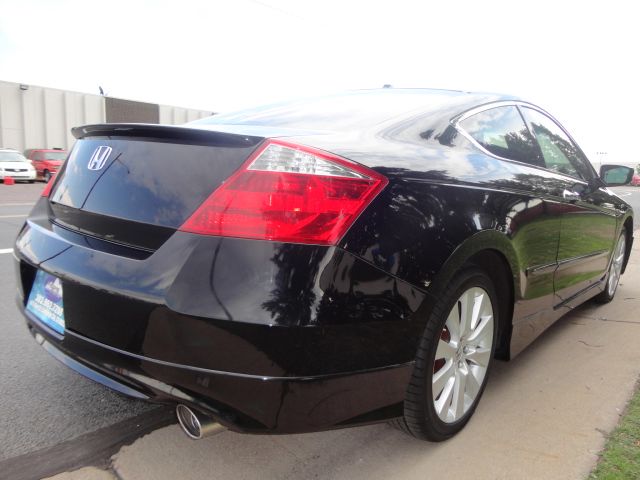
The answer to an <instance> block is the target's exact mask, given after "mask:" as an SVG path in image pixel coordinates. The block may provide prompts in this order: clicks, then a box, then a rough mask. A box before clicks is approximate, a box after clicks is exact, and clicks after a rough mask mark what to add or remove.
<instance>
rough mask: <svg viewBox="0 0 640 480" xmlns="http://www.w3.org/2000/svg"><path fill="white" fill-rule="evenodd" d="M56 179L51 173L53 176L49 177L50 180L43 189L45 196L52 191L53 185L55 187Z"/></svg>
mask: <svg viewBox="0 0 640 480" xmlns="http://www.w3.org/2000/svg"><path fill="white" fill-rule="evenodd" d="M55 179H56V176H55V175H51V178H50V179H49V181H48V182H47V184H46V185H45V186H44V189H43V190H42V196H43V197H48V196H49V194H50V193H51V187H53V181H54V180H55Z"/></svg>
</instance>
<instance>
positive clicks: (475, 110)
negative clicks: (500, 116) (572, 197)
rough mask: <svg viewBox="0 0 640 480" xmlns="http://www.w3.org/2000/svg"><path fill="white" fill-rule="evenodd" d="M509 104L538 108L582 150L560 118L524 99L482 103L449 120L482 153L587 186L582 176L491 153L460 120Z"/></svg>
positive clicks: (595, 174) (596, 175)
mask: <svg viewBox="0 0 640 480" xmlns="http://www.w3.org/2000/svg"><path fill="white" fill-rule="evenodd" d="M508 106H514V107H519V106H523V107H527V108H531V109H532V110H536V111H538V112H539V113H542V114H543V115H546V116H547V117H549V118H550V119H551V120H553V121H554V122H555V124H556V125H558V127H559V128H560V129H561V130H562V131H563V132H564V134H565V135H566V136H567V137H569V139H570V140H571V141H572V142H573V144H574V145H575V146H576V147H578V149H579V150H580V151H581V152H582V149H581V148H580V146H579V145H578V143H577V142H576V141H575V140H574V139H573V137H572V136H571V135H570V134H569V132H567V130H566V129H565V128H564V127H563V126H562V124H561V123H560V122H559V121H558V120H556V118H555V117H554V116H553V115H551V114H550V113H549V112H547V111H546V110H544V109H542V108H540V107H538V106H537V105H534V104H533V103H529V102H526V101H524V100H500V101H496V102H491V103H485V104H484V105H480V106H479V107H474V108H472V109H470V110H467V111H466V112H463V113H461V114H459V115H457V116H455V117H453V118H452V119H451V120H450V121H449V123H450V124H451V125H452V126H453V127H454V128H455V129H456V131H457V132H458V133H460V134H461V135H462V136H463V137H465V138H466V139H467V140H469V141H470V142H471V144H472V145H473V146H475V147H476V148H478V149H479V150H480V151H481V152H482V153H484V154H486V155H489V156H491V157H493V158H496V159H498V160H503V161H506V162H513V163H516V164H518V165H525V166H527V167H531V168H537V169H539V170H544V171H545V172H551V173H553V174H554V175H559V176H561V177H567V178H570V179H571V180H572V181H576V182H579V183H582V184H584V185H585V186H587V185H589V182H588V181H586V180H584V179H582V178H576V177H572V176H570V175H566V174H563V173H560V172H554V171H553V170H549V169H548V168H545V167H541V166H539V165H533V164H531V163H525V162H519V161H518V160H513V159H510V158H504V157H501V156H500V155H496V154H494V153H491V152H490V151H488V150H487V149H486V148H484V147H483V146H482V145H481V144H480V143H479V142H478V141H477V140H476V139H475V138H473V137H472V136H471V135H470V134H469V133H468V132H467V131H466V130H465V129H464V128H462V126H461V125H460V122H462V121H463V120H466V119H467V118H469V117H471V116H473V115H475V114H477V113H480V112H484V111H486V110H491V109H493V108H498V107H508ZM518 113H519V114H520V115H521V116H522V114H521V113H520V111H519V110H518ZM523 122H525V121H524V119H523ZM525 125H526V122H525ZM526 127H527V129H529V126H528V125H526ZM582 154H583V155H584V152H582ZM584 157H585V158H586V159H587V163H588V164H589V165H588V166H589V167H590V168H591V171H592V173H593V174H594V176H595V177H596V178H597V177H598V173H597V172H596V170H595V168H594V166H593V165H592V164H591V162H590V161H589V159H588V158H587V156H586V155H584Z"/></svg>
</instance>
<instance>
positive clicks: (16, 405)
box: [0, 183, 640, 479]
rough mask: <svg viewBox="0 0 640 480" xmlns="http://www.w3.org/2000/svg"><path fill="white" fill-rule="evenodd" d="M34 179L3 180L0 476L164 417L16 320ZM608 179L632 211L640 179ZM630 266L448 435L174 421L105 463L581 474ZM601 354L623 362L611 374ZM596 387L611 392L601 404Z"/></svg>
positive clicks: (264, 470) (232, 473) (363, 472)
mask: <svg viewBox="0 0 640 480" xmlns="http://www.w3.org/2000/svg"><path fill="white" fill-rule="evenodd" d="M43 186H44V185H43V184H42V183H36V184H33V185H28V184H19V185H14V186H5V185H2V184H0V279H2V280H1V282H2V285H4V286H5V288H4V289H2V291H1V292H0V326H1V327H2V333H3V334H2V335H0V382H1V385H2V394H1V395H0V478H15V477H13V476H12V477H5V476H4V475H7V472H9V471H11V472H15V471H16V468H21V469H22V470H21V471H23V472H24V473H25V475H24V477H23V478H31V477H29V472H30V470H29V468H28V466H29V464H30V463H31V464H33V463H34V461H35V460H36V459H37V460H38V462H40V463H42V462H43V461H46V459H47V458H49V460H52V459H53V457H54V456H57V457H59V456H61V455H62V456H64V455H65V454H67V453H68V452H69V451H77V450H78V448H80V447H81V446H82V445H84V451H83V456H82V458H80V457H77V456H76V457H74V458H76V460H77V461H78V462H79V464H86V463H87V459H91V461H90V462H89V463H90V464H94V465H95V464H102V465H104V464H105V462H107V461H109V457H110V456H111V455H112V454H113V453H114V451H115V450H113V449H111V450H109V449H107V450H100V451H97V452H93V453H94V455H93V456H92V452H91V451H87V450H90V449H91V448H93V447H92V445H95V443H91V442H90V441H87V439H89V438H92V439H95V438H103V437H105V436H112V437H117V438H114V440H113V442H112V447H113V446H114V445H115V446H117V444H118V442H119V441H120V440H118V439H126V440H122V441H128V442H130V441H131V440H133V438H135V437H136V436H140V435H142V434H143V433H145V431H146V430H148V429H151V428H153V426H154V425H156V426H159V425H164V424H166V423H167V422H168V420H167V419H168V418H169V416H170V414H169V413H168V411H166V410H165V409H160V410H158V409H159V407H153V406H150V405H147V404H145V403H143V402H140V401H135V400H130V399H127V398H125V397H123V396H121V395H119V394H117V393H113V392H111V391H109V390H108V389H106V388H105V387H102V386H101V385H97V384H95V383H93V382H91V381H90V380H87V379H85V378H83V377H81V376H80V375H77V374H76V373H74V372H72V371H70V370H69V369H67V368H66V367H64V366H62V365H60V364H59V363H58V362H56V361H55V360H54V359H53V358H51V357H50V356H49V355H48V354H47V353H45V352H44V351H43V350H42V349H41V348H40V347H39V346H38V345H37V344H36V343H35V342H34V341H33V339H32V338H31V336H30V335H29V334H28V332H27V330H26V328H25V327H24V322H23V320H22V317H21V315H20V314H19V312H18V310H17V308H16V306H15V302H14V297H15V285H14V272H13V262H14V260H13V258H12V255H11V249H12V246H13V241H14V239H15V236H16V235H17V232H18V230H19V228H20V226H21V225H22V223H23V222H24V220H25V218H26V215H27V214H28V212H29V210H30V208H31V205H32V204H33V203H34V201H35V200H36V199H37V197H38V196H39V194H40V191H41V190H42V188H43ZM614 190H615V191H616V193H618V195H620V196H622V197H623V198H624V199H625V200H626V201H628V202H629V203H631V204H632V205H633V206H634V208H635V209H636V212H638V217H640V188H633V187H618V188H615V189H614ZM638 228H640V222H639V221H638V220H636V224H635V229H638ZM636 236H637V235H636ZM636 252H637V253H636V254H635V255H636V257H638V256H640V251H639V250H638V249H636ZM636 259H637V258H636ZM637 260H640V259H637ZM639 267H640V262H639V261H636V262H634V263H633V264H632V265H630V267H629V268H630V270H633V274H635V272H636V271H637V270H638V269H639ZM639 277H640V276H639V275H636V277H635V278H636V279H637V278H639ZM631 278H632V277H631V272H628V274H627V275H625V277H623V279H622V284H621V291H620V292H619V294H618V297H617V298H616V301H615V302H613V303H612V304H611V305H608V306H606V307H595V306H594V305H592V304H587V305H585V306H584V307H580V308H579V309H577V311H576V312H574V313H572V314H570V315H568V316H567V317H565V319H563V320H561V321H560V322H558V323H557V324H556V325H555V326H554V327H552V328H551V329H550V330H549V331H548V332H547V333H546V334H545V335H543V336H542V338H541V339H540V340H539V341H538V342H536V343H535V344H534V345H533V346H532V347H530V348H529V349H527V351H525V352H524V353H523V354H522V355H521V356H520V357H518V358H517V359H516V360H515V361H514V362H511V363H499V364H498V366H497V368H496V370H495V372H494V375H493V377H492V378H491V380H490V383H489V386H488V388H487V394H486V396H485V398H484V399H483V402H482V403H481V405H480V408H479V409H478V413H477V414H476V417H474V420H472V422H471V423H470V425H469V427H468V428H467V429H466V430H465V431H464V432H463V433H462V434H461V435H459V436H458V437H457V438H456V439H454V440H452V441H449V442H446V443H445V444H439V445H431V444H423V443H420V442H415V441H414V440H411V439H408V438H406V437H404V436H403V435H401V434H400V433H399V432H396V431H395V430H393V429H391V428H390V427H387V426H386V425H377V426H371V427H363V428H357V429H349V430H342V431H337V432H326V433H319V434H311V435H298V436H285V437H263V436H245V435H238V434H234V433H229V432H226V433H223V434H220V435H218V436H216V437H212V438H211V439H207V440H205V441H201V442H196V443H194V442H192V441H190V440H188V439H187V438H186V437H184V436H183V435H182V433H180V432H179V431H178V430H177V427H175V426H173V427H168V428H163V429H160V430H157V431H156V432H154V433H153V434H151V435H148V436H145V437H144V438H142V439H141V440H139V441H138V442H136V443H135V444H133V445H132V446H131V447H125V448H124V449H123V450H121V451H120V453H118V454H117V456H116V457H115V459H114V460H113V466H114V469H115V470H116V472H117V473H118V475H119V476H120V477H121V478H125V479H129V478H140V479H144V478H154V479H159V478H179V477H182V478H203V477H201V476H200V475H201V474H203V472H205V471H209V470H208V469H211V471H214V470H215V475H214V476H213V477H211V478H230V477H231V478H261V475H264V477H268V478H274V477H275V478H284V477H297V478H307V477H309V476H317V477H322V478H336V477H340V478H347V477H348V478H365V477H367V478H389V477H395V476H397V477H402V478H424V475H422V476H421V473H424V472H425V471H428V472H431V473H432V474H433V475H435V476H437V474H439V475H444V476H443V477H441V478H452V477H451V476H450V475H449V476H447V472H449V473H452V472H459V473H460V474H462V473H464V469H461V467H460V465H459V464H460V463H461V462H462V463H469V464H470V465H474V464H476V465H477V467H476V472H477V475H476V476H477V478H518V471H520V472H521V475H524V473H522V472H526V471H527V470H518V468H520V467H518V465H519V464H520V465H523V467H521V468H529V469H531V470H529V471H531V472H534V473H536V475H535V476H534V477H531V478H543V477H541V476H539V475H542V474H544V473H545V472H546V470H545V467H544V465H545V464H546V465H552V466H553V467H554V468H555V469H556V470H555V471H556V472H558V473H559V474H562V475H563V476H557V477H554V478H579V477H578V476H576V475H578V474H580V475H582V474H584V473H585V471H588V469H587V467H588V465H590V464H592V463H593V462H594V461H595V458H596V457H595V455H596V453H597V451H598V449H599V448H600V447H601V446H602V443H603V435H602V432H603V431H605V432H606V431H608V430H610V428H612V427H613V425H615V422H616V420H617V414H618V413H619V411H618V412H616V410H615V409H621V408H622V407H623V406H624V402H625V401H626V399H628V397H629V395H630V392H631V390H632V388H633V384H634V382H635V380H636V379H637V375H638V367H637V365H639V364H640V357H638V356H637V355H638V354H637V353H636V352H635V351H634V352H627V351H626V350H625V348H629V349H632V346H633V345H637V343H638V342H639V341H640V320H636V321H637V322H638V323H634V322H630V321H629V320H628V319H627V317H626V316H625V315H627V316H628V314H629V313H628V312H631V311H637V309H638V308H640V292H638V287H637V283H635V282H632V281H631ZM636 281H637V280H636ZM581 342H582V343H581ZM633 350H636V349H635V348H633ZM567 352H574V353H575V354H576V356H571V355H569V354H568V353H567ZM634 355H635V356H634ZM552 362H557V364H556V365H554V364H553V363H552ZM607 362H608V363H612V364H614V365H615V364H616V363H615V362H625V363H624V365H623V366H622V367H621V368H617V370H616V371H615V372H613V373H612V374H611V375H609V374H608V372H607V369H608V368H609V367H608V366H607V365H606V364H607ZM594 372H595V373H594ZM515 382H517V383H518V384H519V386H517V387H514V386H513V385H514V383H515ZM605 396H608V399H609V400H608V401H609V402H610V405H609V406H606V407H605V408H600V406H602V405H603V404H602V401H601V399H602V398H604V397H605ZM532 400H533V401H532ZM574 404H576V405H580V408H578V407H576V408H574ZM611 405H613V406H611ZM612 409H613V410H612ZM158 412H161V413H160V414H159V413H158ZM149 419H152V420H151V421H150V420H149ZM153 422H157V423H156V424H154V423H153ZM141 425H144V426H145V427H144V428H141V427H140V426H141ZM114 427H116V428H114ZM525 432H526V433H525ZM74 442H75V443H74ZM60 445H66V447H65V448H64V449H60V448H57V447H59V446H60ZM568 445H569V446H568ZM103 447H104V446H101V447H100V448H103ZM570 447H571V448H573V447H575V448H573V449H571V448H570ZM96 448H97V447H96ZM114 448H115V447H114ZM576 448H577V450H576ZM458 449H459V450H458ZM116 450H117V448H116ZM569 450H570V451H569ZM65 452H67V453H65ZM47 455H48V456H47ZM502 457H507V458H506V459H505V458H502ZM168 458H169V459H170V458H173V460H172V461H171V462H168V461H167V459H168ZM176 458H180V461H177V460H176ZM277 458H279V459H280V460H278V461H276V459H277ZM488 458H491V459H494V458H495V459H498V458H501V461H502V462H503V463H504V465H503V466H502V467H501V469H500V470H497V471H494V473H495V475H493V476H491V475H492V474H490V473H487V472H491V470H487V468H486V467H485V466H483V462H486V461H487V459H488ZM439 459H440V460H439ZM57 460H58V461H59V458H58V459H57ZM72 460H73V458H72ZM52 461H53V460H52ZM491 461H493V460H491ZM216 462H217V463H216ZM36 463H37V462H36ZM54 463H55V462H54ZM434 465H435V466H434ZM437 465H440V466H439V467H437ZM9 467H11V468H12V469H13V470H9ZM436 467H437V468H436ZM454 467H455V468H454ZM469 468H470V467H469ZM425 469H426V470H425ZM585 469H586V470H585ZM470 471H471V470H468V472H470ZM3 472H5V473H4V474H3ZM32 472H46V469H45V470H42V469H40V470H37V469H36V470H33V471H32ZM54 472H55V469H54V470H52V471H50V472H49V473H54ZM212 475H213V474H212ZM32 477H33V478H35V473H34V474H33V475H32ZM264 477H262V478H264ZM439 478H440V477H439ZM544 478H551V477H544Z"/></svg>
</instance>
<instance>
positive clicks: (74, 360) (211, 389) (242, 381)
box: [25, 312, 413, 433]
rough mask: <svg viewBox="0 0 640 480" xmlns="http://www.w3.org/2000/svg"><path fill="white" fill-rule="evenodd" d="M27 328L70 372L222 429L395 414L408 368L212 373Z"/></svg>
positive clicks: (34, 323) (328, 424) (311, 424)
mask: <svg viewBox="0 0 640 480" xmlns="http://www.w3.org/2000/svg"><path fill="white" fill-rule="evenodd" d="M25 317H26V319H27V325H28V327H29V331H30V332H31V334H32V335H33V336H34V337H35V339H36V341H37V342H38V343H39V344H40V345H41V346H42V347H43V348H44V349H45V350H46V351H47V352H48V353H50V354H51V355H52V356H53V357H55V358H56V359H57V360H59V361H61V362H62V363H64V364H65V365H66V366H68V367H69V368H71V369H73V370H75V371H76V372H78V373H80V374H81V375H84V376H86V377H88V378H90V379H92V380H94V381H96V382H98V383H101V384H103V385H105V386H107V387H109V388H111V389H113V390H116V391H119V392H121V393H123V394H125V395H128V396H131V397H135V398H140V399H145V400H150V401H154V402H158V403H168V404H173V403H183V404H186V405H189V406H190V407H192V408H195V409H198V410H200V411H202V412H203V413H206V414H208V415H211V416H212V417H213V418H215V419H216V420H217V421H218V422H220V423H221V424H223V425H224V426H226V427H227V428H229V429H231V430H235V431H241V432H251V433H302V432H310V431H318V430H326V429H331V428H339V427H343V426H349V425H357V424H366V423H374V422H379V421H384V420H386V419H389V418H393V417H396V416H400V415H402V401H403V399H404V394H405V391H406V386H407V384H408V382H409V378H410V376H411V372H412V369H413V363H412V362H411V363H408V364H403V365H394V366H389V367H384V368H377V369H372V370H368V371H361V372H352V373H347V374H335V375H324V376H311V377H270V376H256V375H243V374H238V373H230V372H222V371H214V370H209V369H202V368H195V367H192V366H187V365H178V364H173V363H170V362H164V361H160V360H156V359H152V358H146V357H143V356H141V355H134V354H131V353H127V352H123V351H121V350H118V349H114V348H112V347H109V346H107V345H103V344H100V343H99V342H96V341H93V340H91V339H88V338H85V337H83V336H81V335H78V334H76V333H73V332H67V333H66V335H65V336H64V337H61V336H59V335H57V334H56V333H55V332H53V331H52V330H50V329H49V328H47V326H46V325H44V324H42V323H40V322H39V321H38V320H37V319H35V318H34V317H33V316H32V315H30V314H29V313H28V312H25Z"/></svg>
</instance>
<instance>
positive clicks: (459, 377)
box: [396, 268, 498, 441]
mask: <svg viewBox="0 0 640 480" xmlns="http://www.w3.org/2000/svg"><path fill="white" fill-rule="evenodd" d="M497 314H498V308H497V297H496V293H495V288H494V286H493V284H492V282H491V280H490V279H489V277H488V276H487V275H486V274H485V273H484V272H483V271H482V270H479V269H476V268H472V269H468V270H464V271H462V272H460V273H459V274H458V275H457V276H456V277H455V278H454V279H453V280H452V281H451V282H450V284H449V287H448V289H447V290H446V291H445V292H444V294H443V295H440V297H439V299H438V300H437V301H436V304H435V306H434V308H433V309H432V311H431V314H430V317H429V320H428V322H427V326H426V328H425V331H424V333H423V337H422V339H421V342H420V346H419V348H418V353H417V356H416V364H415V367H414V371H413V376H412V378H411V383H410V384H409V387H408V389H407V396H406V399H405V403H404V418H403V419H398V421H397V422H396V424H397V425H399V426H400V427H401V428H402V429H403V430H405V431H406V432H407V433H410V434H412V435H413V436H415V437H417V438H421V439H425V440H431V441H442V440H446V439H447V438H450V437H451V436H453V435H455V434H456V433H457V432H459V431H460V430H461V429H462V428H463V427H464V426H465V425H466V423H467V422H468V421H469V419H470V418H471V416H472V415H473V412H474V410H475V408H476V406H477V405H478V402H479V400H480V397H481V396H482V393H483V391H484V388H485V385H486V382H487V378H488V374H489V370H490V367H491V363H492V359H493V353H494V349H495V344H496V337H497V326H498V318H497Z"/></svg>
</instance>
